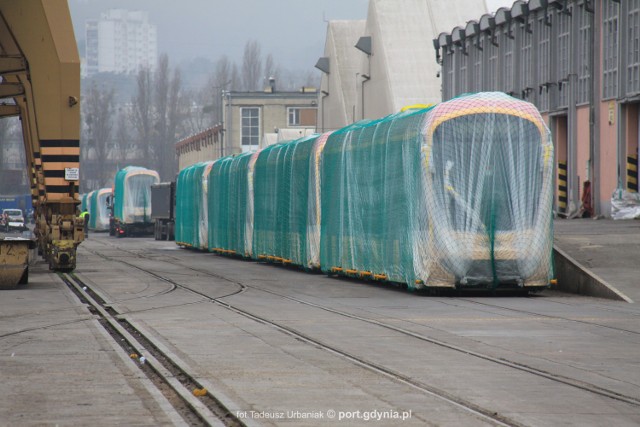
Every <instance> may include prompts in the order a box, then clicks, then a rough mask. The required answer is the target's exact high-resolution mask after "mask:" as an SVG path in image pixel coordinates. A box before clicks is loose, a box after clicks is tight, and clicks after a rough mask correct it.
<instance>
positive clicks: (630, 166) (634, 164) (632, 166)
mask: <svg viewBox="0 0 640 427" xmlns="http://www.w3.org/2000/svg"><path fill="white" fill-rule="evenodd" d="M627 191H629V192H630V193H637V192H638V155H637V154H633V155H631V156H627Z"/></svg>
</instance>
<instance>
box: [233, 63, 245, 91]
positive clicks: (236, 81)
mask: <svg viewBox="0 0 640 427" xmlns="http://www.w3.org/2000/svg"><path fill="white" fill-rule="evenodd" d="M230 87H231V90H242V89H243V87H242V80H241V79H240V71H239V70H238V66H237V65H236V64H233V67H231V84H230Z"/></svg>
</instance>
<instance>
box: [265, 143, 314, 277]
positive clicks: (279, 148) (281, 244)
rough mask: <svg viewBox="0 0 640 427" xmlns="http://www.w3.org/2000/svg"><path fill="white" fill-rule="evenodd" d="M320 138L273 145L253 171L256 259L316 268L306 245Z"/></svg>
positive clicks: (266, 150) (267, 149)
mask: <svg viewBox="0 0 640 427" xmlns="http://www.w3.org/2000/svg"><path fill="white" fill-rule="evenodd" d="M317 138H318V136H317V135H315V136H310V137H306V138H302V139H298V140H295V141H291V142H287V143H280V144H278V145H272V146H269V147H267V148H265V149H264V150H262V151H260V152H259V154H258V159H257V160H256V164H255V170H254V174H253V176H254V234H253V255H254V257H256V258H258V259H265V258H266V259H271V258H272V257H273V258H274V259H275V260H276V261H279V262H284V263H290V264H294V265H300V266H303V267H305V268H311V267H313V262H312V259H311V258H310V256H309V251H308V241H307V228H308V227H307V221H308V215H309V198H310V197H309V196H310V194H309V177H310V168H309V159H310V156H311V152H312V149H313V146H314V143H315V141H316V139H317Z"/></svg>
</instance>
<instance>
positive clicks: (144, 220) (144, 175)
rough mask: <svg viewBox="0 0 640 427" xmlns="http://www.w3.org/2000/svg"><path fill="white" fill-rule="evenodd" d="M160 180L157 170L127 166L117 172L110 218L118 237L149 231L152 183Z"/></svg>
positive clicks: (151, 232) (152, 224)
mask: <svg viewBox="0 0 640 427" xmlns="http://www.w3.org/2000/svg"><path fill="white" fill-rule="evenodd" d="M158 182H160V177H159V176H158V172H156V171H154V170H150V169H146V168H142V167H137V166H128V167H126V168H124V169H121V170H120V171H118V173H116V177H115V183H114V194H113V220H114V226H115V234H116V236H117V237H125V236H133V235H152V234H153V229H154V222H153V221H152V219H151V186H152V185H153V184H157V183H158Z"/></svg>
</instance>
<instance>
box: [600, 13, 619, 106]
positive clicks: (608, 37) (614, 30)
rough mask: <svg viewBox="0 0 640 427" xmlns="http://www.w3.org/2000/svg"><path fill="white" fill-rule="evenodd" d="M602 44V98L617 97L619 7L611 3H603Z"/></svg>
mask: <svg viewBox="0 0 640 427" xmlns="http://www.w3.org/2000/svg"><path fill="white" fill-rule="evenodd" d="M602 7H603V10H602V12H603V16H602V20H603V25H602V44H603V48H604V49H603V54H604V61H603V64H602V97H603V99H611V98H615V97H617V96H618V12H619V10H620V6H619V5H618V3H615V2H613V1H605V2H603V6H602Z"/></svg>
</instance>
